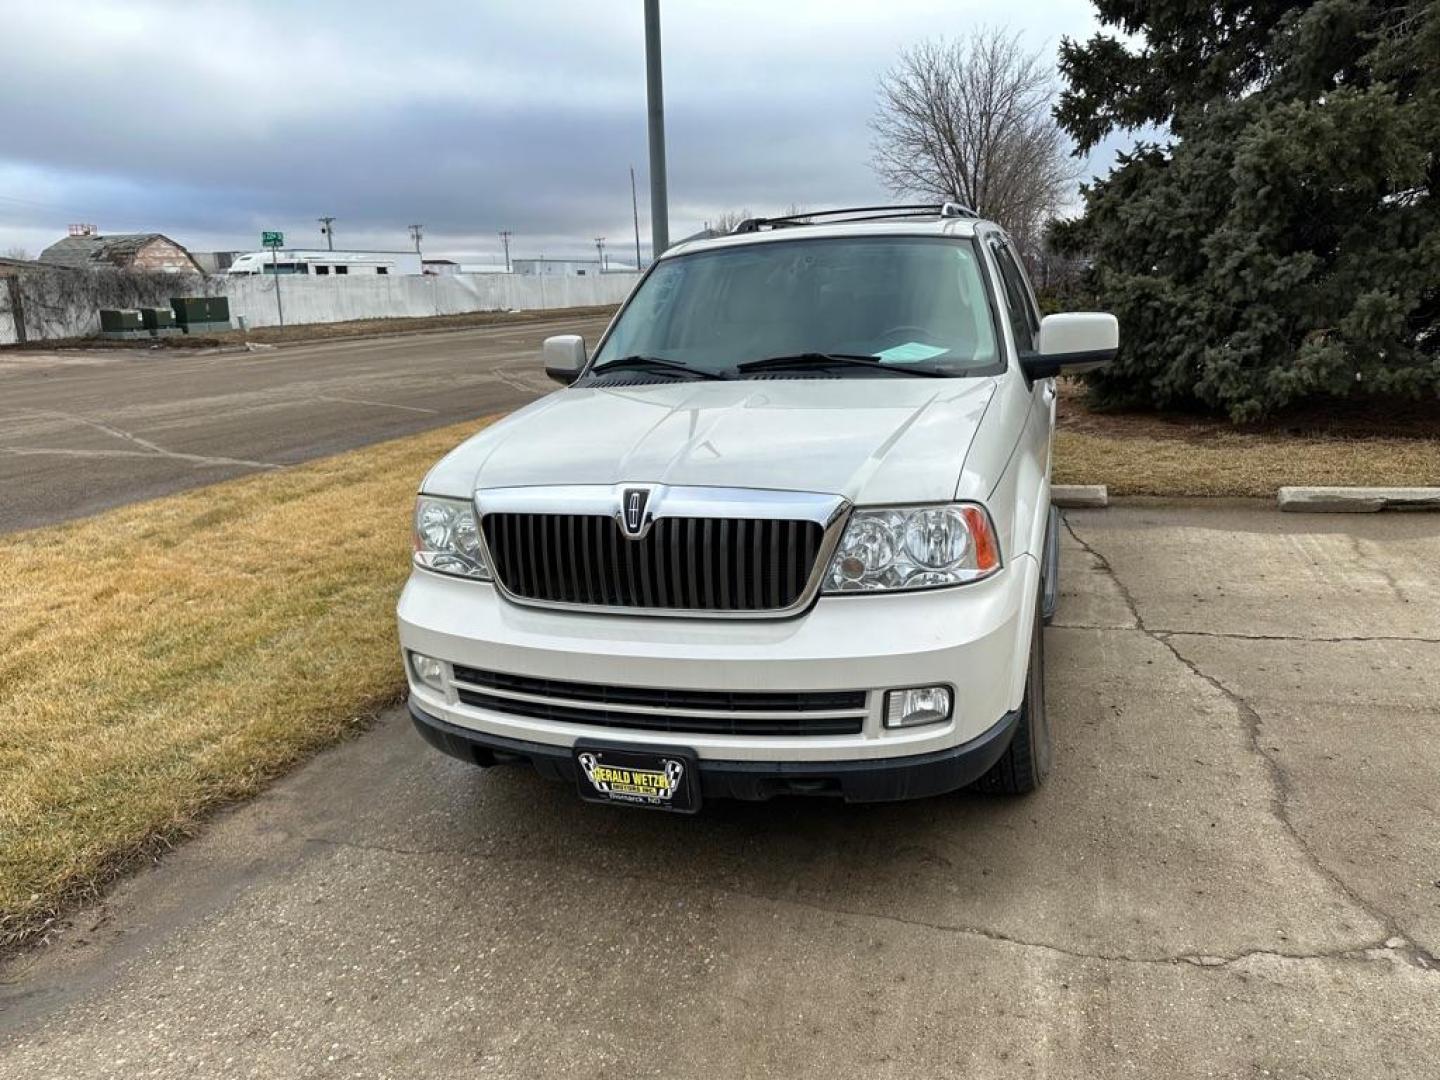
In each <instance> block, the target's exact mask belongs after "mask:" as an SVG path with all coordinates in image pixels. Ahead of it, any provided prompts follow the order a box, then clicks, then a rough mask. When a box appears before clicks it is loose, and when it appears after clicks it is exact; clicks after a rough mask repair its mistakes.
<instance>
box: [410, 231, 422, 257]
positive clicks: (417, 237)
mask: <svg viewBox="0 0 1440 1080" xmlns="http://www.w3.org/2000/svg"><path fill="white" fill-rule="evenodd" d="M424 228H425V226H424V225H411V226H410V238H411V239H412V240H414V241H415V254H416V255H419V254H420V241H421V240H422V239H424V237H425V234H424V233H423V232H422V231H421V230H422V229H424Z"/></svg>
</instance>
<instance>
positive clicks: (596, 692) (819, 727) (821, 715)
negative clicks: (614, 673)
mask: <svg viewBox="0 0 1440 1080" xmlns="http://www.w3.org/2000/svg"><path fill="white" fill-rule="evenodd" d="M453 671H454V682H455V691H456V695H457V696H458V697H459V698H460V701H461V702H462V703H464V704H466V705H473V706H475V707H477V708H481V709H489V710H491V711H493V712H502V713H509V714H511V715H514V716H528V717H533V718H535V719H539V720H551V721H558V722H561V723H574V724H589V725H591V726H596V727H614V728H629V729H632V730H638V731H665V732H690V733H696V734H706V735H857V734H859V733H860V731H861V728H862V726H863V724H864V722H865V691H863V690H854V691H851V690H842V691H831V690H818V691H749V690H744V691H742V690H737V691H715V690H665V689H656V688H652V687H636V686H606V685H602V684H599V683H577V682H568V681H561V680H557V679H536V678H530V677H528V676H523V675H508V674H503V673H501V672H495V671H482V670H480V669H478V668H470V667H463V666H461V665H459V664H457V665H455V666H454V668H453ZM514 695H524V696H523V697H521V696H514ZM666 710H684V711H683V712H670V711H666Z"/></svg>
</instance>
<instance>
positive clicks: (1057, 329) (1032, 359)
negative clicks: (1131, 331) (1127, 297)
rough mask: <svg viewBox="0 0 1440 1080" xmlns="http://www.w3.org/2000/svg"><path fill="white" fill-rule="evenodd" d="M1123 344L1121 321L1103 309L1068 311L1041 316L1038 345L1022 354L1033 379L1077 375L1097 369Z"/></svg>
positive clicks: (1022, 359) (1023, 363)
mask: <svg viewBox="0 0 1440 1080" xmlns="http://www.w3.org/2000/svg"><path fill="white" fill-rule="evenodd" d="M1118 348H1120V323H1119V322H1117V321H1116V319H1115V316H1114V315H1109V314H1106V313H1104V312H1100V311H1069V312H1066V313H1065V314H1063V315H1046V316H1045V318H1043V319H1041V320H1040V340H1039V342H1038V348H1037V349H1036V350H1035V351H1034V352H1033V353H1029V354H1028V355H1026V356H1022V357H1021V358H1020V366H1021V368H1023V369H1024V371H1025V374H1026V375H1028V376H1029V377H1030V378H1032V379H1048V378H1050V377H1051V376H1052V375H1061V374H1064V375H1078V374H1080V373H1081V372H1082V371H1094V370H1095V369H1096V368H1098V367H1104V366H1105V365H1106V364H1108V363H1109V362H1110V361H1111V360H1114V359H1115V351H1116V350H1117V349H1118Z"/></svg>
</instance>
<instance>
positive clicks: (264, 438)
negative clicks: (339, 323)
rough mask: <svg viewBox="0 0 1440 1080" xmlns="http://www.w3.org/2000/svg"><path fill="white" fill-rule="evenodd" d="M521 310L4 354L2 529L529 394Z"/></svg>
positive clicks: (406, 429)
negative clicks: (302, 332) (468, 325)
mask: <svg viewBox="0 0 1440 1080" xmlns="http://www.w3.org/2000/svg"><path fill="white" fill-rule="evenodd" d="M604 325H605V320H603V319H595V318H581V319H574V318H568V317H567V318H564V319H560V320H555V321H544V322H540V321H537V322H529V323H525V324H523V325H510V326H505V325H502V326H490V327H479V328H476V329H473V330H458V331H449V332H445V333H427V334H412V335H408V336H407V335H399V336H390V337H380V338H362V339H353V340H345V341H332V342H323V343H317V344H309V345H286V346H279V347H276V348H274V349H272V350H267V351H265V352H261V353H251V354H244V353H233V352H226V353H202V354H199V355H197V354H193V353H188V352H184V351H178V350H168V349H164V350H162V349H154V350H150V349H144V350H136V351H134V352H130V351H124V352H120V351H113V352H112V351H106V352H89V353H67V354H43V353H28V352H17V353H7V354H6V356H5V358H4V359H3V360H0V531H4V530H9V529H20V528H32V527H35V526H39V525H45V524H49V523H52V522H57V521H65V520H68V519H70V518H75V517H81V516H84V515H86V514H93V513H95V512H97V511H99V510H103V509H106V508H108V507H111V506H117V505H120V504H123V503H127V502H133V501H136V500H139V499H148V498H154V497H155V496H157V495H163V494H168V493H170V492H173V491H180V490H183V489H185V488H188V487H194V486H196V485H197V484H204V483H210V482H213V481H215V480H217V479H228V478H230V477H233V476H242V475H244V474H246V473H250V472H255V471H258V470H264V469H275V468H282V467H284V466H286V465H293V464H295V463H297V462H300V461H307V460H309V459H311V458H316V457H321V456H323V455H326V454H334V453H338V452H340V451H342V450H348V449H351V448H353V447H357V446H363V445H365V444H366V443H371V442H377V441H379V440H381V439H389V438H395V437H397V436H400V435H405V434H409V433H411V432H415V431H420V430H423V429H425V428H430V427H436V426H439V425H441V424H447V423H452V422H456V421H461V420H468V419H473V418H476V417H480V416H485V415H488V414H490V413H495V412H501V411H505V410H509V409H513V408H515V407H517V406H519V405H523V404H525V403H526V402H529V401H531V400H533V399H535V398H537V397H539V396H540V395H542V394H544V393H546V392H547V391H548V390H550V389H553V387H554V384H553V383H551V382H549V381H548V380H547V379H546V378H545V375H544V372H543V371H542V369H541V367H540V361H539V346H540V342H541V340H542V339H543V338H544V337H545V336H546V335H548V334H552V333H564V332H576V333H584V334H586V335H588V336H589V337H590V338H591V339H592V340H593V339H594V338H595V337H596V336H597V335H598V334H599V332H600V331H601V330H602V329H603V327H604Z"/></svg>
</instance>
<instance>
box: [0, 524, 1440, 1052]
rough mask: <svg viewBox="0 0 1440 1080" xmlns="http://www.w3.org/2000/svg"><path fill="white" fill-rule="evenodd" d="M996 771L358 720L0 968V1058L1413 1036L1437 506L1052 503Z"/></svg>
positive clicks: (1429, 957) (1382, 1045) (1431, 762)
mask: <svg viewBox="0 0 1440 1080" xmlns="http://www.w3.org/2000/svg"><path fill="white" fill-rule="evenodd" d="M1069 525H1070V527H1071V530H1072V532H1071V533H1069V534H1068V535H1067V537H1066V546H1065V551H1064V575H1065V577H1064V580H1065V590H1064V597H1063V601H1062V605H1061V609H1060V613H1059V617H1058V619H1057V621H1056V624H1055V625H1054V626H1053V627H1052V628H1051V629H1050V630H1048V631H1047V639H1046V640H1047V648H1048V650H1049V693H1050V701H1051V715H1052V723H1054V724H1055V725H1056V727H1057V732H1058V759H1057V771H1056V772H1055V774H1054V776H1053V779H1052V782H1051V783H1050V784H1049V785H1047V787H1046V788H1045V789H1044V790H1043V791H1041V792H1040V793H1039V794H1037V795H1035V796H1033V797H1031V798H1028V799H1023V800H1019V801H1008V800H1002V799H989V798H980V797H976V796H973V795H968V794H962V795H956V796H954V797H950V798H944V799H938V800H932V801H929V802H925V803H918V804H902V805H893V806H881V807H844V806H840V805H834V804H831V803H828V802H804V801H787V802H777V803H774V804H769V805H760V806H752V805H734V804H711V805H710V806H707V808H706V810H705V812H704V814H702V815H701V816H700V817H699V818H697V819H677V818H671V817H665V816H660V815H646V814H643V813H639V812H629V811H619V810H610V809H606V808H597V807H591V806H586V805H581V804H579V803H578V802H577V801H576V799H575V797H574V794H573V793H572V792H571V791H569V790H567V789H565V788H562V787H553V786H550V785H548V784H546V783H544V782H543V781H541V780H539V779H537V778H536V777H535V776H534V775H532V774H529V773H527V772H521V771H492V772H489V773H482V772H479V771H477V770H473V769H470V768H467V767H465V766H463V765H461V764H459V763H458V762H454V761H451V760H449V759H446V758H443V757H440V756H438V755H436V754H434V753H433V752H430V751H429V750H428V749H427V748H425V747H424V746H423V745H422V744H421V742H420V740H419V738H418V737H417V736H416V735H414V733H413V732H412V731H411V730H410V729H409V726H408V721H407V720H405V719H404V718H402V717H401V716H400V715H399V714H398V712H397V713H394V714H391V715H390V716H389V717H387V718H386V719H385V721H384V722H383V723H382V724H381V725H380V728H379V730H378V731H376V732H374V733H373V734H370V735H367V736H365V737H363V738H361V739H358V740H356V741H354V742H352V743H350V744H349V745H346V746H344V747H342V748H340V749H339V750H337V751H335V752H332V753H328V754H325V755H322V756H321V757H320V758H319V759H318V760H316V761H315V762H313V763H312V764H311V765H310V766H309V767H307V768H306V769H304V770H302V771H301V772H299V773H298V774H296V775H295V776H293V777H292V778H291V779H289V780H288V781H286V782H284V783H282V784H280V785H279V786H277V787H276V788H275V789H274V790H273V791H272V792H271V793H270V794H268V795H266V796H264V797H262V798H260V799H258V800H256V801H255V802H254V803H252V804H250V805H248V806H245V807H243V808H241V809H239V810H237V811H235V812H233V813H231V814H228V815H225V816H224V817H223V818H222V819H220V820H218V821H217V822H215V823H214V825H213V826H212V827H211V828H209V829H208V830H207V831H206V833H205V835H203V836H202V837H200V838H199V839H198V840H196V841H194V842H192V843H190V844H188V845H186V846H185V847H183V848H182V849H181V850H179V851H177V852H175V853H174V854H173V855H171V856H169V857H167V858H166V859H164V860H163V861H162V862H161V863H160V864H159V865H158V866H157V867H155V868H153V869H151V870H147V871H146V872H144V873H142V874H139V875H137V876H136V877H134V878H132V879H131V880H129V881H128V882H126V883H125V884H123V885H122V886H121V887H120V888H119V889H117V890H116V891H115V893H114V894H113V896H112V897H111V899H110V900H109V901H108V902H107V903H105V904H104V905H102V906H100V907H98V908H96V909H95V910H93V911H90V912H86V913H85V914H83V915H82V916H81V917H79V918H77V919H76V920H75V921H74V923H73V926H72V927H71V928H70V929H68V930H66V931H65V932H63V933H62V934H60V935H59V936H58V937H57V938H56V939H55V943H54V944H52V945H50V946H49V947H47V948H44V949H41V950H37V951H33V952H31V953H29V954H27V955H25V956H22V957H19V958H17V959H14V960H12V962H11V963H10V964H9V965H8V966H6V967H5V968H4V969H3V973H0V978H3V980H4V986H3V989H0V1075H3V1076H4V1077H7V1078H8V1077H15V1078H22V1077H23V1078H27V1080H34V1078H40V1077H71V1076H85V1077H106V1076H115V1077H140V1076H152V1075H153V1076H166V1077H169V1076H195V1077H202V1076H203V1077H229V1076H266V1077H280V1076H284V1077H332V1076H333V1077H342V1076H343V1077H352V1076H354V1077H380V1076H390V1077H411V1076H445V1077H454V1076H471V1075H487V1076H488V1075H494V1076H514V1077H540V1076H544V1077H552V1076H575V1077H581V1076H584V1077H595V1076H615V1077H622V1076H623V1077H632V1076H654V1077H666V1078H677V1077H715V1076H772V1075H773V1076H820V1075H823V1076H834V1077H852V1076H853V1077H862V1076H863V1077H872V1076H880V1077H890V1076H894V1077H907V1078H911V1077H975V1078H985V1080H996V1078H1006V1077H1035V1076H1049V1077H1075V1078H1087V1080H1088V1078H1096V1077H1125V1076H1134V1077H1143V1078H1147V1080H1154V1078H1159V1077H1165V1078H1172V1077H1245V1078H1260V1077H1273V1078H1293V1080H1299V1078H1308V1080H1317V1078H1323V1077H1335V1078H1341V1077H1343V1078H1356V1077H1386V1078H1391V1077H1433V1076H1435V1075H1436V1072H1437V1065H1436V1062H1437V1061H1440V967H1437V965H1436V961H1435V959H1434V954H1435V953H1436V952H1437V951H1440V787H1437V782H1436V777H1437V776H1440V738H1437V736H1440V705H1437V701H1440V584H1437V580H1436V576H1435V567H1436V566H1440V518H1437V517H1435V516H1385V517H1379V516H1376V517H1363V518H1356V517H1346V518H1333V517H1302V516H1290V515H1280V514H1277V513H1275V512H1273V511H1271V510H1254V509H1243V508H1232V509H1223V508H1221V509H1178V508H1163V507H1153V508H1147V507H1130V508H1122V509H1112V510H1109V511H1100V512H1087V513H1079V512H1076V513H1072V514H1070V516H1069Z"/></svg>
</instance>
